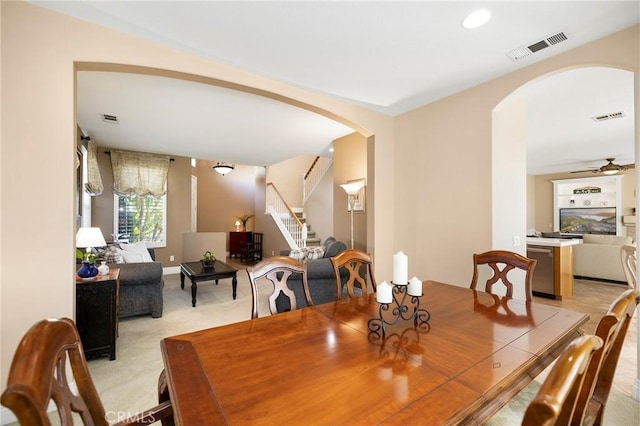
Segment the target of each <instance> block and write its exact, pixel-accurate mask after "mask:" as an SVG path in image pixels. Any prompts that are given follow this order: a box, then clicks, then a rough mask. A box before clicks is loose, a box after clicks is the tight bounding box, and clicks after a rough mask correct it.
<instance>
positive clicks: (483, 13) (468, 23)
mask: <svg viewBox="0 0 640 426" xmlns="http://www.w3.org/2000/svg"><path fill="white" fill-rule="evenodd" d="M489 19H491V12H489V11H488V10H484V9H481V10H476V11H475V12H471V13H470V14H469V15H468V16H467V17H466V18H464V21H462V26H463V27H465V28H467V29H473V28H478V27H481V26H483V25H484V24H486V23H487V22H489Z"/></svg>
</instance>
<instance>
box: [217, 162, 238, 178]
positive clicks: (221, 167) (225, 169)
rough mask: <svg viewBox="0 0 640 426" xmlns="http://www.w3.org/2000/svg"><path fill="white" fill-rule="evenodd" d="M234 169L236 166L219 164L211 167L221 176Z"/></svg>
mask: <svg viewBox="0 0 640 426" xmlns="http://www.w3.org/2000/svg"><path fill="white" fill-rule="evenodd" d="M235 168H236V166H234V165H233V164H227V163H221V162H218V163H217V164H216V165H215V166H213V170H215V171H216V172H218V173H220V174H221V175H222V176H224V175H226V174H227V173H229V172H230V171H232V170H233V169H235Z"/></svg>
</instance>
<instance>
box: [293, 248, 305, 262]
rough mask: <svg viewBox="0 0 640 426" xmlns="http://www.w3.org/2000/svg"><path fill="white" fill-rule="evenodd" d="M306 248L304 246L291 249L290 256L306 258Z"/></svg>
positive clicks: (298, 258) (299, 258) (300, 258)
mask: <svg viewBox="0 0 640 426" xmlns="http://www.w3.org/2000/svg"><path fill="white" fill-rule="evenodd" d="M305 254H306V250H305V249H304V248H298V249H291V251H290V252H289V257H291V258H293V259H297V260H304V257H305Z"/></svg>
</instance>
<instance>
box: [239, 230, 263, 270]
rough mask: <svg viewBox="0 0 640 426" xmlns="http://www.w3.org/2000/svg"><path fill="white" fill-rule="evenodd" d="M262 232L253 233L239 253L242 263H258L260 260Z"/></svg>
mask: <svg viewBox="0 0 640 426" xmlns="http://www.w3.org/2000/svg"><path fill="white" fill-rule="evenodd" d="M262 236H263V234H262V232H253V233H252V234H251V238H250V239H248V240H247V242H246V243H245V246H244V247H243V248H242V251H241V252H240V261H241V262H242V263H249V262H259V261H261V260H262Z"/></svg>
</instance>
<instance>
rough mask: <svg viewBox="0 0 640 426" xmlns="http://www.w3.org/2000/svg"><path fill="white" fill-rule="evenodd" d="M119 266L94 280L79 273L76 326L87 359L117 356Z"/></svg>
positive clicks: (114, 357) (111, 358)
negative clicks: (82, 276) (83, 277)
mask: <svg viewBox="0 0 640 426" xmlns="http://www.w3.org/2000/svg"><path fill="white" fill-rule="evenodd" d="M119 274H120V270H119V269H111V270H110V271H109V273H108V274H106V275H98V276H97V277H95V278H93V279H92V280H91V281H83V280H82V279H81V278H79V277H77V276H76V327H77V328H78V332H79V333H80V340H81V341H82V347H83V349H84V354H85V357H86V358H87V359H92V358H99V357H103V356H109V359H110V360H114V359H116V335H117V331H118V287H119V281H118V277H119Z"/></svg>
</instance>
